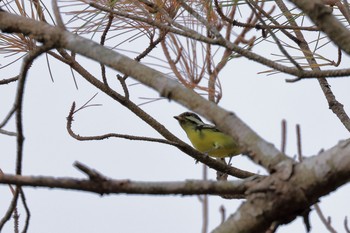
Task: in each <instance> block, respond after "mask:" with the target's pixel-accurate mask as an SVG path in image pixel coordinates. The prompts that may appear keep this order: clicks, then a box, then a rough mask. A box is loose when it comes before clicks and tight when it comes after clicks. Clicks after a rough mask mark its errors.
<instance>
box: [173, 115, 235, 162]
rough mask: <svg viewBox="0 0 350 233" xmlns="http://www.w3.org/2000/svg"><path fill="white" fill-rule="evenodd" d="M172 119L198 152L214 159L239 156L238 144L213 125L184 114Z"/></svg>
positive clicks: (197, 117)
mask: <svg viewBox="0 0 350 233" xmlns="http://www.w3.org/2000/svg"><path fill="white" fill-rule="evenodd" d="M174 118H175V119H176V120H177V121H178V122H179V123H180V126H181V127H182V129H183V130H184V131H185V132H186V134H187V137H188V138H189V139H190V141H191V143H192V145H193V146H194V148H196V149H197V150H198V151H200V152H202V153H205V154H208V155H210V156H212V157H216V158H224V157H232V156H235V155H238V154H240V149H239V146H238V143H237V142H235V140H234V139H233V138H232V137H231V136H229V135H227V134H225V133H223V132H221V131H220V130H218V129H217V128H216V127H215V126H214V125H208V124H205V123H204V122H203V121H202V120H201V118H199V116H197V115H196V114H194V113H192V112H184V113H182V114H180V115H179V116H174Z"/></svg>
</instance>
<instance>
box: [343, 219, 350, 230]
mask: <svg viewBox="0 0 350 233" xmlns="http://www.w3.org/2000/svg"><path fill="white" fill-rule="evenodd" d="M344 229H345V231H346V233H350V228H349V225H348V217H347V216H345V218H344Z"/></svg>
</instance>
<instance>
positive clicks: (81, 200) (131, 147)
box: [0, 42, 350, 233]
mask: <svg viewBox="0 0 350 233" xmlns="http://www.w3.org/2000/svg"><path fill="white" fill-rule="evenodd" d="M138 43H139V42H138ZM126 46H127V47H129V48H130V47H132V46H134V45H131V44H130V46H129V45H128V44H126ZM153 55H154V54H153ZM335 56H336V55H335V54H334V57H335ZM346 60H348V59H347V58H345V59H344V62H345V61H346ZM50 61H51V68H52V70H53V73H54V83H52V82H51V79H50V77H49V73H48V69H47V65H46V61H45V59H44V56H42V57H40V59H38V60H36V61H35V63H34V64H33V67H32V69H31V70H30V72H29V77H28V81H27V85H26V90H25V101H24V111H23V114H24V134H25V138H26V140H25V147H24V160H23V164H24V165H23V173H24V174H25V175H45V176H46V175H48V176H60V177H62V176H64V177H80V178H83V177H84V175H83V174H82V173H81V172H79V171H77V170H76V169H75V168H74V167H73V166H72V164H73V163H74V162H75V161H80V162H82V163H85V164H86V165H88V166H90V167H93V168H95V169H96V170H98V171H99V172H101V173H102V174H104V175H106V176H108V177H110V178H114V179H131V180H136V181H183V180H187V179H200V178H201V174H202V165H201V164H195V162H194V160H193V159H192V158H190V157H188V156H186V155H185V154H183V153H182V152H180V151H179V150H177V149H175V148H172V147H171V146H167V145H159V144H156V143H147V142H137V141H128V140H123V139H108V140H104V141H99V142H78V141H76V140H74V139H73V138H71V137H70V136H69V135H68V133H67V131H66V128H65V127H66V117H67V115H68V111H69V109H70V106H71V104H72V102H73V101H76V103H77V105H78V106H81V105H82V104H83V103H85V102H86V101H87V100H88V99H89V98H91V97H92V96H93V95H94V94H95V93H97V92H99V91H97V90H96V89H95V88H93V87H92V86H91V85H90V84H89V83H87V82H86V81H85V80H83V79H82V78H81V77H79V76H77V82H78V86H79V90H76V89H75V86H74V83H73V80H72V76H71V72H70V70H69V68H68V67H66V66H65V65H63V64H60V63H58V62H56V61H54V60H53V59H50ZM84 62H85V63H86V64H87V67H88V68H89V70H90V71H94V72H95V73H96V74H98V72H99V67H100V66H99V64H98V63H95V62H92V61H84ZM1 65H3V63H2V62H1ZM18 67H19V66H18V65H17V66H13V67H12V68H11V69H5V70H2V72H1V74H2V75H1V78H0V79H3V78H9V77H12V76H14V75H16V74H18V71H19V68H18ZM263 70H266V67H262V66H260V65H256V64H254V63H253V62H250V61H247V60H246V59H244V58H241V59H235V60H232V61H230V63H229V64H228V65H227V67H226V68H225V70H224V72H223V73H222V74H221V82H222V86H223V92H224V96H223V99H222V101H221V102H220V105H221V106H222V107H224V108H226V109H227V110H230V111H233V112H235V113H236V114H237V115H238V116H239V117H240V118H242V119H243V120H244V121H245V122H246V123H247V124H248V125H249V126H250V127H251V128H252V129H254V130H255V131H256V132H257V133H258V134H259V135H261V136H262V137H263V138H265V139H266V140H267V141H270V142H271V143H273V144H275V145H276V147H277V148H279V147H280V140H281V139H280V138H281V136H280V134H281V133H280V132H281V120H282V119H286V120H287V123H288V137H287V139H288V144H287V154H288V155H290V156H294V155H295V154H296V153H297V152H296V140H295V137H296V136H295V125H296V124H300V125H301V129H302V142H303V153H304V155H306V156H312V155H315V154H317V153H318V152H319V151H320V150H321V149H327V148H330V147H332V146H334V145H336V143H337V142H338V141H339V140H341V139H345V138H348V132H347V131H346V130H345V128H344V127H343V126H342V125H341V123H340V122H339V120H338V119H337V118H336V117H335V115H334V114H333V113H332V112H331V111H330V110H329V109H328V104H327V102H326V100H325V98H324V96H323V94H322V92H321V90H320V87H319V85H318V82H317V81H316V80H304V81H300V82H298V83H293V84H290V83H286V82H285V79H286V78H290V76H289V77H288V76H286V75H284V74H277V75H274V76H266V75H264V74H257V73H258V72H260V71H263ZM108 79H109V80H110V83H111V84H112V86H114V87H116V88H117V89H118V90H120V87H119V86H118V83H117V81H116V80H115V73H113V72H109V77H108ZM128 84H135V81H134V80H132V79H129V80H128ZM330 84H331V88H332V90H333V91H334V93H335V95H336V96H337V98H338V99H339V100H340V101H341V103H343V104H344V106H345V109H346V110H347V112H349V107H348V106H350V98H349V94H348V93H349V92H348V87H349V84H350V81H349V79H346V78H344V79H336V80H331V81H330ZM129 88H130V94H131V96H132V98H133V99H134V100H135V101H136V102H138V103H142V102H143V100H140V99H138V98H139V97H158V96H159V95H158V94H157V93H155V92H153V91H152V90H150V89H148V88H145V87H143V86H141V85H132V86H130V87H129ZM15 90H16V84H15V83H12V84H9V85H5V86H0V100H1V101H0V121H1V119H3V117H4V116H5V115H6V114H7V112H8V111H9V109H10V107H11V106H12V103H13V99H14V94H15ZM93 103H99V104H102V106H100V107H92V108H88V109H85V110H83V111H80V112H79V113H77V114H76V115H75V121H74V122H73V129H74V130H75V131H76V133H78V134H80V135H99V134H104V133H109V132H113V133H127V134H135V135H142V136H153V137H160V136H159V135H158V134H157V133H156V132H155V131H154V130H152V129H151V128H150V127H148V126H147V125H145V124H144V123H143V122H142V121H140V120H139V119H138V118H136V117H135V116H133V115H132V113H130V112H129V111H128V110H127V109H125V108H124V107H122V106H121V105H119V104H118V103H115V102H114V101H113V100H111V99H110V98H108V97H107V96H106V95H104V94H103V93H100V92H99V94H98V95H97V97H96V98H95V99H94V101H93ZM143 109H144V110H146V111H147V112H149V113H150V114H151V115H152V116H154V117H155V118H157V119H158V120H159V121H160V122H162V123H163V124H164V125H166V126H167V127H168V129H170V130H171V131H172V132H173V133H174V134H176V135H177V136H179V137H180V138H182V139H184V140H186V141H188V140H187V138H186V136H185V134H184V132H183V131H182V129H181V128H180V127H179V125H178V124H177V122H176V121H175V120H174V119H173V116H174V115H178V114H179V113H181V112H183V111H186V109H185V108H183V107H182V106H180V105H178V104H177V103H175V102H173V101H171V102H169V101H167V100H161V101H157V102H154V103H150V104H147V105H144V106H143ZM6 129H7V130H14V119H12V121H11V123H10V124H9V125H8V126H7V127H6ZM15 141H16V139H15V138H14V137H8V136H4V135H1V134H0V148H1V151H2V153H1V156H0V168H1V169H2V170H3V171H4V172H5V173H14V171H15V151H16V150H15ZM232 163H233V164H234V165H235V166H237V167H239V168H241V169H246V170H249V171H252V172H264V170H263V169H262V168H260V167H258V166H255V165H254V164H252V163H251V162H250V161H248V159H247V158H245V157H243V156H237V157H235V158H233V161H232ZM209 177H210V179H215V171H213V170H209ZM24 190H25V193H26V197H27V201H28V205H29V207H30V210H31V222H30V228H29V232H31V233H47V232H50V233H58V232H86V233H97V232H125V233H134V232H144V233H148V232H169V233H178V232H200V231H201V224H202V220H201V219H202V212H201V204H200V203H199V201H198V198H197V197H196V196H191V197H180V196H142V195H133V196H127V195H108V196H103V197H101V196H99V195H96V194H91V193H85V192H76V191H62V190H56V189H43V188H38V189H34V188H25V189H24ZM349 192H350V186H349V185H345V186H344V187H342V188H340V189H338V190H337V191H336V192H334V193H332V194H331V195H328V196H326V197H324V198H322V200H321V208H322V209H323V210H324V213H325V214H326V215H327V216H328V215H330V216H331V217H332V224H333V225H334V226H335V227H336V228H337V230H339V232H342V231H344V228H343V220H344V217H345V216H346V215H349V209H348V208H344V205H345V206H348V194H349ZM10 200H11V194H10V191H9V189H8V187H7V186H4V185H1V186H0V216H3V215H4V213H5V212H6V210H7V207H8V205H9V203H10ZM241 202H242V201H240V200H224V199H222V198H220V197H210V199H209V203H210V206H209V211H210V218H209V219H210V220H209V229H213V228H215V227H216V226H217V225H218V224H220V219H221V215H220V212H219V207H220V206H221V205H224V206H225V208H226V212H227V215H230V214H231V213H233V212H234V211H235V210H236V209H237V207H238V206H239V205H240V203H241ZM19 210H20V215H21V219H20V222H21V224H22V225H23V222H24V216H25V213H24V210H23V208H22V206H21V204H20V208H19ZM311 225H312V231H311V232H314V233H315V232H326V229H325V228H324V226H323V225H322V224H321V223H320V220H319V219H318V218H317V217H316V213H315V211H312V213H311ZM12 229H13V225H12V222H11V223H8V224H7V225H6V226H5V229H4V230H3V232H12V231H13V230H12ZM278 232H282V233H287V232H304V226H303V224H302V222H301V220H300V219H298V220H296V221H295V222H294V223H292V224H290V225H288V226H286V227H281V228H280V229H279V231H278Z"/></svg>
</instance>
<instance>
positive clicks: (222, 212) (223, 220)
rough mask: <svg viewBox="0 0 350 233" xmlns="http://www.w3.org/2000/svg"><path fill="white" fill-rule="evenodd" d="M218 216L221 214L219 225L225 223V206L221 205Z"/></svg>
mask: <svg viewBox="0 0 350 233" xmlns="http://www.w3.org/2000/svg"><path fill="white" fill-rule="evenodd" d="M219 211H220V214H221V223H223V222H225V220H226V209H225V206H223V205H221V206H220V208H219Z"/></svg>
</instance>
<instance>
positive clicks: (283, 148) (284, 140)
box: [281, 119, 287, 154]
mask: <svg viewBox="0 0 350 233" xmlns="http://www.w3.org/2000/svg"><path fill="white" fill-rule="evenodd" d="M281 126H282V127H281V128H282V132H281V138H282V140H281V152H282V153H283V154H285V153H286V143H287V121H286V120H284V119H283V120H282V123H281Z"/></svg>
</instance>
